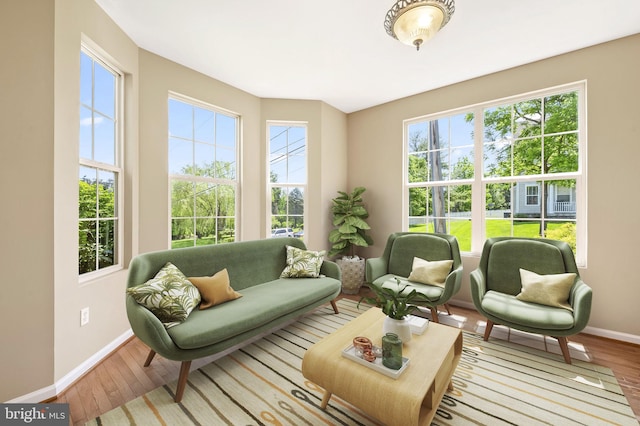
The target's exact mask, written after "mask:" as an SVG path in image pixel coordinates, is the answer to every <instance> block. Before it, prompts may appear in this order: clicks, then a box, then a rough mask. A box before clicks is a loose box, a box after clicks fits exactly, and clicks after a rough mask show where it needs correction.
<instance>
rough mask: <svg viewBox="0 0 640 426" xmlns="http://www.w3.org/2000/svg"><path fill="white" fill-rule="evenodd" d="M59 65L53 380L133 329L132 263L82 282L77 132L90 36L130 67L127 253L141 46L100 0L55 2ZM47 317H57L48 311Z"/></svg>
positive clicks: (132, 237) (132, 245) (131, 237)
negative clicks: (128, 286)
mask: <svg viewBox="0 0 640 426" xmlns="http://www.w3.org/2000/svg"><path fill="white" fill-rule="evenodd" d="M53 35H54V39H55V70H54V75H55V78H54V91H55V106H54V120H55V121H54V122H55V129H54V132H53V135H54V170H53V174H52V176H50V177H49V179H51V177H53V185H54V215H53V219H54V220H53V224H54V226H53V229H54V234H55V237H54V246H53V252H52V253H50V254H49V256H50V257H52V258H53V261H54V274H53V279H54V288H55V316H54V318H53V323H54V324H55V326H54V348H55V349H54V366H55V367H54V380H55V381H60V380H61V379H63V378H64V377H65V376H66V375H68V374H69V373H70V372H71V371H72V370H74V369H75V368H76V367H78V366H79V365H81V364H82V363H83V362H85V361H87V360H88V359H89V358H90V357H92V356H94V355H95V354H96V353H98V352H99V351H101V350H102V349H103V348H104V347H105V346H106V345H107V344H109V343H111V342H112V341H114V340H115V339H117V338H118V337H119V336H121V335H122V334H123V333H124V332H125V331H126V330H127V329H128V328H129V325H128V321H127V318H126V313H125V310H124V303H123V291H124V280H125V278H126V273H127V271H126V269H123V270H121V271H119V272H116V273H112V274H109V275H107V276H104V277H102V278H97V279H93V280H91V281H88V282H82V283H80V282H79V281H78V264H77V256H78V254H77V253H78V248H77V247H78V241H77V237H76V236H77V233H78V208H77V199H78V192H77V188H78V184H77V182H78V134H79V130H78V129H79V127H80V122H79V115H78V111H79V109H80V105H79V98H80V92H79V87H80V86H79V83H78V82H79V79H80V44H81V40H83V37H84V40H85V42H86V43H88V44H89V45H90V46H91V47H94V48H96V49H98V50H99V52H98V53H100V54H101V55H102V56H103V57H104V58H105V59H106V60H109V61H110V62H111V63H112V64H113V65H115V66H116V67H118V68H119V69H120V71H122V72H123V73H125V76H124V84H125V85H126V88H127V98H126V99H125V100H124V101H125V102H124V122H125V123H127V127H126V129H125V130H124V135H123V139H124V140H123V143H124V157H125V163H124V168H125V186H124V195H125V199H124V205H125V206H126V210H125V212H124V213H125V214H124V217H123V220H122V221H121V224H122V226H124V247H125V257H124V259H123V265H124V267H125V268H126V266H127V265H128V264H129V261H130V259H131V254H132V252H134V251H136V250H137V235H136V233H135V229H136V228H137V220H138V217H137V207H136V203H135V200H136V199H137V188H136V186H137V178H136V170H137V164H136V162H137V157H136V155H137V151H138V126H137V123H138V116H137V112H138V48H137V46H136V45H135V44H134V43H133V42H132V41H131V40H130V39H129V38H128V37H127V36H126V35H125V34H124V33H123V32H122V31H121V30H120V28H118V27H117V26H116V25H115V24H114V23H113V22H112V21H111V20H110V19H109V18H108V17H107V15H106V14H105V13H104V12H103V11H102V9H101V8H99V7H98V6H97V5H96V4H95V3H94V2H88V1H86V0H56V1H55V29H54V32H53ZM85 307H88V308H89V309H90V322H89V324H87V325H86V326H84V327H80V310H81V309H82V308H85ZM43 321H45V322H47V323H49V322H51V318H43Z"/></svg>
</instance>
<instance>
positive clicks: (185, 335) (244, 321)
mask: <svg viewBox="0 0 640 426" xmlns="http://www.w3.org/2000/svg"><path fill="white" fill-rule="evenodd" d="M301 281H302V282H301ZM337 291H340V281H338V280H336V279H333V278H322V277H321V278H297V279H291V278H280V279H276V280H274V281H270V282H267V283H264V284H259V285H255V286H252V287H250V288H245V289H243V290H242V295H243V297H242V298H240V299H237V300H234V301H233V303H223V304H221V305H217V306H214V307H213V308H211V309H206V310H203V311H201V310H195V311H193V312H192V313H191V315H190V316H189V320H188V321H185V322H183V323H181V324H179V325H177V326H175V327H172V328H170V329H168V330H167V332H168V333H169V335H170V336H171V339H172V340H173V341H174V343H175V344H176V346H178V347H179V348H181V349H196V348H201V347H205V346H209V345H213V344H216V343H219V342H222V341H225V340H228V339H231V338H233V337H235V336H237V335H240V334H242V333H244V332H247V331H249V330H251V329H254V328H256V327H260V326H262V325H264V324H266V323H269V322H271V321H273V320H276V319H277V318H280V317H284V316H286V315H287V314H289V313H291V312H295V311H298V310H300V309H302V308H304V307H305V306H308V305H312V304H313V303H315V302H317V301H318V300H322V299H323V298H326V297H327V296H331V295H333V294H335V293H336V292H337Z"/></svg>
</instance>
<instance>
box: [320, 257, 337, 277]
mask: <svg viewBox="0 0 640 426" xmlns="http://www.w3.org/2000/svg"><path fill="white" fill-rule="evenodd" d="M320 273H321V274H322V275H325V276H327V277H330V278H335V279H336V280H338V281H342V272H341V271H340V267H339V266H338V264H337V263H336V262H332V261H331V260H324V261H323V262H322V266H321V267H320Z"/></svg>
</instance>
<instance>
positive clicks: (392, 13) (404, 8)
mask: <svg viewBox="0 0 640 426" xmlns="http://www.w3.org/2000/svg"><path fill="white" fill-rule="evenodd" d="M454 11H455V2H454V0H398V1H396V3H395V4H394V5H393V6H392V7H391V9H389V11H388V12H387V16H386V17H385V18H384V28H385V30H387V34H389V35H390V36H391V37H393V38H395V39H398V40H400V41H401V42H402V43H404V44H407V45H409V46H415V47H416V50H420V45H422V43H424V42H426V41H427V40H429V39H430V38H431V37H433V36H434V35H436V33H437V32H438V31H439V30H440V28H442V27H444V26H445V25H447V22H449V19H451V16H452V15H453V12H454Z"/></svg>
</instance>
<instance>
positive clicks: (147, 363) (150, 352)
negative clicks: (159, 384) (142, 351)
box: [144, 349, 156, 367]
mask: <svg viewBox="0 0 640 426" xmlns="http://www.w3.org/2000/svg"><path fill="white" fill-rule="evenodd" d="M154 356H156V351H154V350H153V349H150V350H149V355H147V359H146V360H145V361H144V366H145V367H148V366H149V365H151V361H153V357H154Z"/></svg>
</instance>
